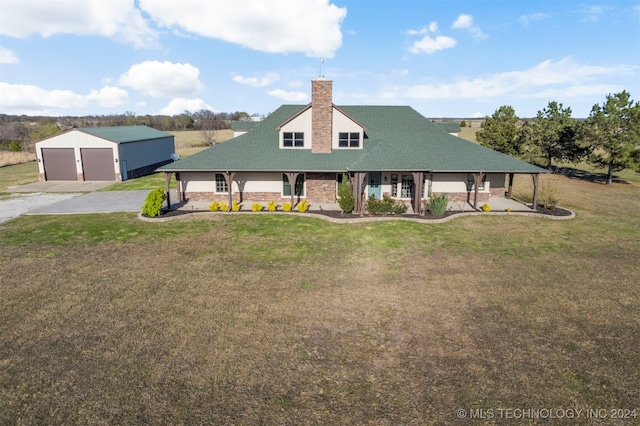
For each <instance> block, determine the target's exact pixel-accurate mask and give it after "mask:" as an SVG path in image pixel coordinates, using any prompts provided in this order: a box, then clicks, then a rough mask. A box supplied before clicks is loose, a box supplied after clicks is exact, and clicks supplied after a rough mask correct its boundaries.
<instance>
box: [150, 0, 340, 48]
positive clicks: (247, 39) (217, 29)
mask: <svg viewBox="0 0 640 426" xmlns="http://www.w3.org/2000/svg"><path fill="white" fill-rule="evenodd" d="M140 7H141V8H142V9H143V10H144V11H145V12H147V13H148V14H149V15H150V16H151V18H152V19H153V20H154V21H156V22H157V23H158V24H159V25H162V26H165V27H167V28H170V29H176V28H178V29H180V30H182V31H184V32H188V33H192V34H197V35H200V36H204V37H210V38H215V39H220V40H224V41H227V42H230V43H236V44H239V45H241V46H244V47H248V48H250V49H254V50H259V51H262V52H269V53H293V52H301V53H304V54H306V55H307V56H312V57H324V58H331V57H333V56H334V54H335V52H336V50H338V49H339V48H340V46H341V45H342V32H341V30H340V25H341V23H342V21H343V19H344V18H345V16H346V14H347V9H346V8H345V7H342V8H341V7H338V6H336V5H334V4H331V3H329V0H278V1H255V0H234V1H201V0H182V1H180V2H177V1H175V0H140Z"/></svg>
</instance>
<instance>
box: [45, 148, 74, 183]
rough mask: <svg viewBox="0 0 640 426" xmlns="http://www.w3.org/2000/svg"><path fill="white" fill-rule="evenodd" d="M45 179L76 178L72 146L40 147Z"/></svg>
mask: <svg viewBox="0 0 640 426" xmlns="http://www.w3.org/2000/svg"><path fill="white" fill-rule="evenodd" d="M42 162H43V163H44V176H45V179H46V180H78V175H77V173H76V156H75V155H74V153H73V148H42Z"/></svg>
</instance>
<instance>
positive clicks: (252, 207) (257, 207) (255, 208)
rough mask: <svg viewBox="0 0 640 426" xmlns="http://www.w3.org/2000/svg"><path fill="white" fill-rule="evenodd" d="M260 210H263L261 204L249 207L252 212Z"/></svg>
mask: <svg viewBox="0 0 640 426" xmlns="http://www.w3.org/2000/svg"><path fill="white" fill-rule="evenodd" d="M262 209H263V207H262V204H260V203H253V204H252V205H251V211H252V212H261V211H262Z"/></svg>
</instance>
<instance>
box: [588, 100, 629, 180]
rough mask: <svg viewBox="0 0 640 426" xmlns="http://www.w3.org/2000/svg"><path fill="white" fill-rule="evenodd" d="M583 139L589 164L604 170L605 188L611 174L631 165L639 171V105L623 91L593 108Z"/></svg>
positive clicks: (611, 177)
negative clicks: (587, 146)
mask: <svg viewBox="0 0 640 426" xmlns="http://www.w3.org/2000/svg"><path fill="white" fill-rule="evenodd" d="M583 136H584V138H585V140H586V141H587V142H589V143H590V144H591V147H592V149H593V154H592V155H591V156H590V158H589V162H590V163H591V164H593V165H594V166H596V167H603V168H607V185H611V182H612V181H613V173H614V172H618V171H620V170H623V169H624V168H626V167H629V166H634V165H635V167H638V168H639V169H640V166H639V165H638V161H640V103H638V102H635V103H634V102H633V100H631V98H630V95H629V93H627V91H622V92H621V93H616V94H615V95H608V96H607V100H606V101H605V103H604V104H602V106H600V105H597V104H596V105H594V106H593V108H592V109H591V113H590V114H589V118H587V120H586V121H585V124H584V127H583Z"/></svg>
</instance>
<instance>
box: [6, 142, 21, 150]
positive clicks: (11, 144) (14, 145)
mask: <svg viewBox="0 0 640 426" xmlns="http://www.w3.org/2000/svg"><path fill="white" fill-rule="evenodd" d="M20 151H22V145H21V144H20V142H16V141H11V142H9V152H20Z"/></svg>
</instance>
